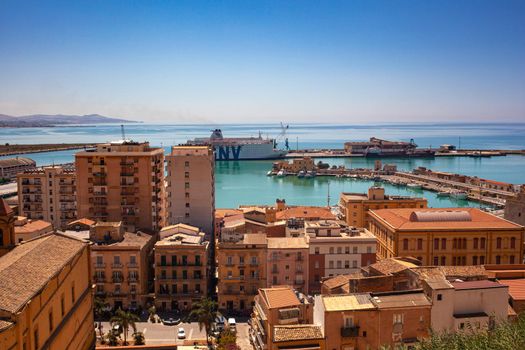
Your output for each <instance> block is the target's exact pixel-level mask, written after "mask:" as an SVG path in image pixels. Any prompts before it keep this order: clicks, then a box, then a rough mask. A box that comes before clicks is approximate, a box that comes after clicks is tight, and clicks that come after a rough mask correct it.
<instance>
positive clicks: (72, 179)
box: [16, 166, 77, 229]
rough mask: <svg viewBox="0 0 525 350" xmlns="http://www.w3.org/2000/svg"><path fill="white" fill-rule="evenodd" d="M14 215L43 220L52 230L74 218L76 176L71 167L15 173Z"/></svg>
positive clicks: (55, 167) (75, 212) (63, 225)
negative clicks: (16, 189)
mask: <svg viewBox="0 0 525 350" xmlns="http://www.w3.org/2000/svg"><path fill="white" fill-rule="evenodd" d="M16 177H17V182H18V194H19V195H18V212H19V214H20V215H21V216H26V217H27V218H28V219H40V220H45V221H47V222H50V223H52V224H53V226H54V227H55V229H59V228H62V229H63V228H64V227H65V226H66V225H67V224H68V223H69V222H70V221H73V220H75V219H76V218H77V206H76V175H75V170H74V169H73V168H71V167H69V168H67V167H62V166H48V167H43V168H39V169H33V170H27V171H25V172H23V173H19V174H18V175H17V176H16Z"/></svg>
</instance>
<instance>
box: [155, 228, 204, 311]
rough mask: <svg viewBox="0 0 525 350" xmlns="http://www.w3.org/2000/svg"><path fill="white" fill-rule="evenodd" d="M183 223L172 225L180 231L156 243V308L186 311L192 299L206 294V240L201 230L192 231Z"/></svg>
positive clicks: (198, 298)
mask: <svg viewBox="0 0 525 350" xmlns="http://www.w3.org/2000/svg"><path fill="white" fill-rule="evenodd" d="M177 226H178V227H177ZM184 226H187V225H175V227H174V229H178V230H179V231H180V232H178V233H173V234H172V235H169V236H166V237H165V238H163V239H161V240H160V241H158V242H157V243H155V254H154V256H155V306H156V307H157V308H158V309H159V310H189V309H191V307H192V303H193V302H195V301H199V300H200V299H201V298H205V297H206V296H207V295H208V278H209V273H208V254H209V253H210V252H209V242H208V241H206V240H205V233H204V232H199V230H197V231H196V232H197V233H192V232H191V231H189V230H187V228H185V227H184ZM172 232H173V230H172Z"/></svg>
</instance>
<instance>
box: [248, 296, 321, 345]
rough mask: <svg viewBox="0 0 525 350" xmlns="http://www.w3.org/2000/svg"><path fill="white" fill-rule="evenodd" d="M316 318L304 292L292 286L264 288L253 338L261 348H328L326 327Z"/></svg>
mask: <svg viewBox="0 0 525 350" xmlns="http://www.w3.org/2000/svg"><path fill="white" fill-rule="evenodd" d="M312 318H313V305H312V304H311V303H310V301H309V300H308V298H306V297H305V296H304V295H302V294H300V293H298V294H296V292H295V291H294V290H293V289H292V288H290V287H274V288H263V289H260V290H259V293H258V295H257V296H256V297H255V305H254V308H253V315H252V319H251V322H250V326H251V328H250V338H251V339H252V343H253V344H254V346H255V349H257V350H263V349H266V350H278V349H283V350H284V349H319V350H322V349H325V346H324V335H323V329H322V327H321V326H319V325H315V324H312Z"/></svg>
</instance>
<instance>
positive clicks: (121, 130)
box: [120, 124, 126, 141]
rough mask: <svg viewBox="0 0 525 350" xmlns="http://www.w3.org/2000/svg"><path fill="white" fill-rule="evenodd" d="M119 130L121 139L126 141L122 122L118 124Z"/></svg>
mask: <svg viewBox="0 0 525 350" xmlns="http://www.w3.org/2000/svg"><path fill="white" fill-rule="evenodd" d="M120 132H121V133H122V141H126V133H125V132H124V124H120Z"/></svg>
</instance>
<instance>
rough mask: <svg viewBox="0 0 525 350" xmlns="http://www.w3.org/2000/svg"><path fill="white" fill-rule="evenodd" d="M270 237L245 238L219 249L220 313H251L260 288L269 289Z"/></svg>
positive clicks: (226, 243) (253, 234) (218, 295)
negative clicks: (267, 238) (267, 278)
mask: <svg viewBox="0 0 525 350" xmlns="http://www.w3.org/2000/svg"><path fill="white" fill-rule="evenodd" d="M266 249H267V243H266V235H264V234H257V233H251V234H245V235H244V237H243V239H242V240H240V241H236V242H219V244H218V245H217V262H218V266H219V267H220V268H219V269H218V285H217V297H218V303H219V309H220V310H225V311H226V312H227V313H231V312H242V313H250V312H251V310H252V307H253V305H254V304H253V302H254V301H253V300H254V297H255V296H256V295H257V293H258V290H259V288H266V286H267V281H266Z"/></svg>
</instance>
